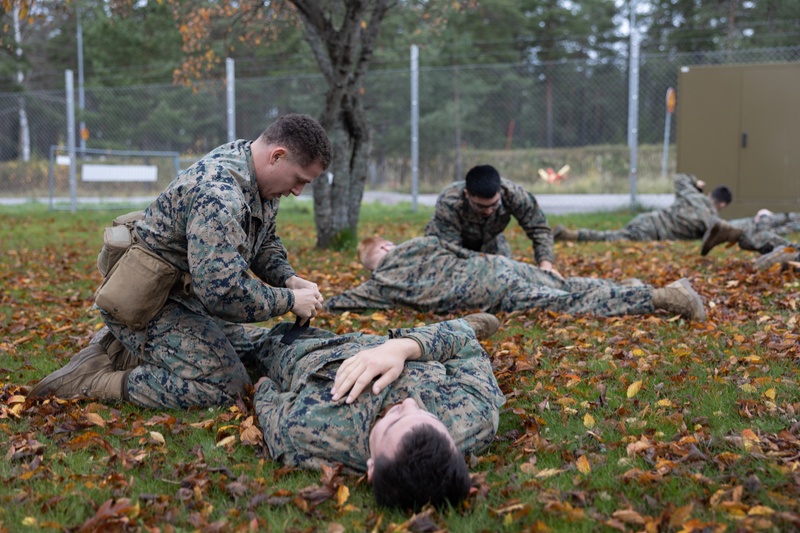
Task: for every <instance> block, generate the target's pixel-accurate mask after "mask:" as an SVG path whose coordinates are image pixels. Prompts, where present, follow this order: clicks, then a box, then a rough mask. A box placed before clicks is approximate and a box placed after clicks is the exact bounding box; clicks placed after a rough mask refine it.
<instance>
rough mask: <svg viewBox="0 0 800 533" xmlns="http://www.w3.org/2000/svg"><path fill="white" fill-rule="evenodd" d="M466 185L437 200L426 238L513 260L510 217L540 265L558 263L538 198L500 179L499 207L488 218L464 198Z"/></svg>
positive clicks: (454, 187)
mask: <svg viewBox="0 0 800 533" xmlns="http://www.w3.org/2000/svg"><path fill="white" fill-rule="evenodd" d="M465 188H466V182H465V181H457V182H455V183H453V184H452V185H449V186H448V187H447V188H445V189H444V190H443V191H442V193H441V194H440V195H439V198H438V199H437V200H436V211H435V212H434V214H433V218H431V220H430V222H428V225H427V226H426V227H425V235H429V236H433V237H439V238H440V239H441V240H442V241H444V242H451V243H453V244H456V245H459V246H461V247H463V248H466V249H468V250H474V251H476V252H483V253H487V254H497V255H503V256H506V257H511V247H509V245H508V242H507V241H506V238H505V237H504V236H503V230H504V229H506V226H508V223H509V222H510V221H511V217H512V216H513V217H514V218H516V219H517V222H519V225H520V227H522V229H523V230H524V231H525V234H526V235H527V236H528V238H530V240H531V241H532V242H533V254H534V259H535V261H536V262H537V263H540V264H541V262H542V261H550V262H551V263H552V262H553V261H555V255H554V254H553V235H552V233H551V232H550V227H549V226H548V225H547V218H545V216H544V212H542V210H541V208H540V207H539V203H538V202H537V201H536V198H534V196H533V195H532V194H531V193H529V192H528V191H526V190H525V189H524V188H522V187H521V186H519V185H517V184H516V183H514V182H513V181H510V180H507V179H505V178H501V179H500V200H501V203H500V206H499V207H498V208H497V210H495V211H494V212H493V213H492V214H491V215H490V216H489V217H488V218H484V217H483V216H482V215H481V214H480V213H478V212H477V211H475V210H474V209H473V208H472V207H471V206H470V204H469V201H468V200H467V198H466V197H465V196H464V190H465Z"/></svg>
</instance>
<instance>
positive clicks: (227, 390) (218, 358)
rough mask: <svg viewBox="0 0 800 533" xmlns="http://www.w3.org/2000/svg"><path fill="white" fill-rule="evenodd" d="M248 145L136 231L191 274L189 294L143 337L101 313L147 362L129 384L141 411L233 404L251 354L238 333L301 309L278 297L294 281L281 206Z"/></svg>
mask: <svg viewBox="0 0 800 533" xmlns="http://www.w3.org/2000/svg"><path fill="white" fill-rule="evenodd" d="M250 144H251V141H244V140H239V141H235V142H232V143H228V144H225V145H223V146H220V147H219V148H217V149H215V150H213V151H212V152H210V153H209V154H207V155H206V156H204V157H203V158H202V159H200V160H199V161H198V162H196V163H195V164H194V165H192V166H191V167H189V168H188V169H186V170H184V171H183V172H181V173H180V174H179V175H178V177H177V178H176V179H175V180H174V181H173V182H172V183H171V184H170V185H169V186H168V187H167V188H166V190H165V191H164V192H162V193H161V194H160V195H159V196H158V198H156V199H155V200H154V201H153V203H152V204H150V206H149V207H148V208H147V210H146V211H145V215H144V219H143V220H140V221H138V222H137V223H136V226H135V229H136V234H137V235H138V238H139V241H140V243H142V244H144V245H145V246H147V248H149V249H150V250H151V251H153V252H155V253H156V254H158V255H159V256H160V257H161V258H163V259H165V260H166V261H168V262H169V263H171V264H172V265H174V266H175V267H177V268H178V269H179V270H180V271H182V272H190V273H191V275H192V278H191V279H192V283H191V289H190V290H188V291H182V290H173V291H172V293H171V295H170V298H169V300H168V301H167V304H166V305H165V306H164V308H163V309H162V310H161V311H160V312H159V314H157V315H156V316H155V318H153V320H151V321H150V323H149V324H148V325H147V327H146V328H145V329H144V330H141V331H135V330H132V329H130V328H128V327H127V326H125V325H124V324H122V323H121V322H119V321H117V320H115V319H114V318H112V317H111V316H110V315H109V314H108V313H106V312H102V315H103V319H104V320H105V322H106V324H107V325H108V326H109V328H110V329H111V331H112V333H113V334H114V336H115V337H116V338H117V339H119V340H120V341H121V342H122V344H123V345H125V347H126V348H128V349H129V350H130V351H131V352H132V353H134V354H138V355H139V358H140V360H141V362H142V365H141V366H139V367H137V368H136V369H135V370H133V372H131V374H130V377H129V378H128V387H127V394H128V397H129V399H130V400H131V401H133V402H136V403H138V404H141V405H144V406H147V407H169V408H174V407H189V406H194V405H197V406H207V405H218V404H226V403H231V402H232V401H233V399H234V398H235V397H236V396H237V395H239V394H242V393H243V392H244V390H245V387H246V385H248V384H249V383H250V379H249V377H248V375H247V372H246V371H245V369H244V366H243V365H242V361H241V358H242V357H248V356H250V355H251V354H252V351H253V346H252V344H251V342H250V340H249V338H248V336H247V335H246V334H245V332H244V329H243V327H242V326H241V325H239V323H247V322H260V321H263V320H267V319H268V318H270V317H273V316H278V315H282V314H284V313H286V312H288V311H290V310H291V309H292V307H293V306H294V294H293V293H292V291H291V290H289V289H286V288H280V287H285V281H286V280H287V279H288V278H289V277H291V276H293V275H294V274H295V272H294V270H293V269H292V267H291V266H290V265H289V263H288V261H287V253H286V249H285V248H284V247H283V244H282V243H281V241H280V239H279V238H278V237H277V236H276V234H275V215H276V214H277V211H278V202H279V199H278V198H276V199H274V200H270V201H262V199H261V197H260V195H259V191H258V187H257V185H256V172H255V168H254V166H253V160H252V154H251V152H250ZM248 270H250V271H252V272H253V273H254V274H255V275H256V276H257V277H258V278H260V279H256V278H254V277H253V276H251V275H250V274H249V273H248ZM261 280H264V282H266V283H268V284H269V285H267V284H265V283H264V282H262V281H261ZM270 285H271V286H270Z"/></svg>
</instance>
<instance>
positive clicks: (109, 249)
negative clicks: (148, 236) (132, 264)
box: [97, 226, 133, 278]
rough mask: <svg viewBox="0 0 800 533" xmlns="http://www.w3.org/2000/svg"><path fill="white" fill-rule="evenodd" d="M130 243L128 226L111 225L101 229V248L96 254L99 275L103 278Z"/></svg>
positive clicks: (131, 241)
mask: <svg viewBox="0 0 800 533" xmlns="http://www.w3.org/2000/svg"><path fill="white" fill-rule="evenodd" d="M132 244H133V239H132V238H131V230H130V229H128V226H111V227H109V228H106V229H105V230H103V248H101V249H100V253H99V254H97V270H98V271H99V272H100V275H101V276H103V277H104V278H105V277H106V276H107V275H108V273H109V272H110V271H111V269H112V268H114V265H116V264H117V261H119V259H120V257H122V255H123V254H124V253H125V252H126V251H127V250H128V248H130V247H131V245H132Z"/></svg>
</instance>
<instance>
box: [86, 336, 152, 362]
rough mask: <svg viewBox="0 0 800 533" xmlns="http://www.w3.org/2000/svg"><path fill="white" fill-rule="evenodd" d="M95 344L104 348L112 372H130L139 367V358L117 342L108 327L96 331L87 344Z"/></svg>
mask: <svg viewBox="0 0 800 533" xmlns="http://www.w3.org/2000/svg"><path fill="white" fill-rule="evenodd" d="M97 343H99V344H100V345H101V346H102V347H103V348H105V350H106V353H107V354H108V358H109V359H111V367H112V368H113V369H114V370H131V369H134V368H136V367H137V366H139V364H140V362H139V358H138V357H136V356H135V355H133V354H132V353H131V351H130V350H128V349H127V348H125V346H123V345H122V343H121V342H119V341H118V340H117V338H116V337H115V336H114V335H113V334H112V333H111V330H109V329H108V326H106V327H104V328H103V329H101V330H100V331H98V332H97V335H95V336H94V338H93V339H92V340H91V342H89V344H97Z"/></svg>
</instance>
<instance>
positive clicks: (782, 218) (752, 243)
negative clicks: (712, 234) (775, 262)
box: [729, 213, 800, 253]
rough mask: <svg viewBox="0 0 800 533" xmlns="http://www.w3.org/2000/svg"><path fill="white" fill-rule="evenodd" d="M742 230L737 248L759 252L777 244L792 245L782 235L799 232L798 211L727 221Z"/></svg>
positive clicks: (799, 216)
mask: <svg viewBox="0 0 800 533" xmlns="http://www.w3.org/2000/svg"><path fill="white" fill-rule="evenodd" d="M729 223H730V224H731V225H732V226H734V227H736V228H739V229H741V230H742V234H741V235H740V236H739V243H738V244H739V248H741V249H742V250H752V251H756V252H760V253H768V252H770V251H772V250H773V249H774V248H777V247H778V246H789V245H791V246H794V247H797V246H798V245H797V244H796V243H792V242H791V241H789V239H787V238H786V237H784V235H788V234H790V233H800V213H775V214H772V215H762V216H760V217H758V220H756V219H755V218H754V217H748V218H737V219H735V220H731V221H730V222H729Z"/></svg>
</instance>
